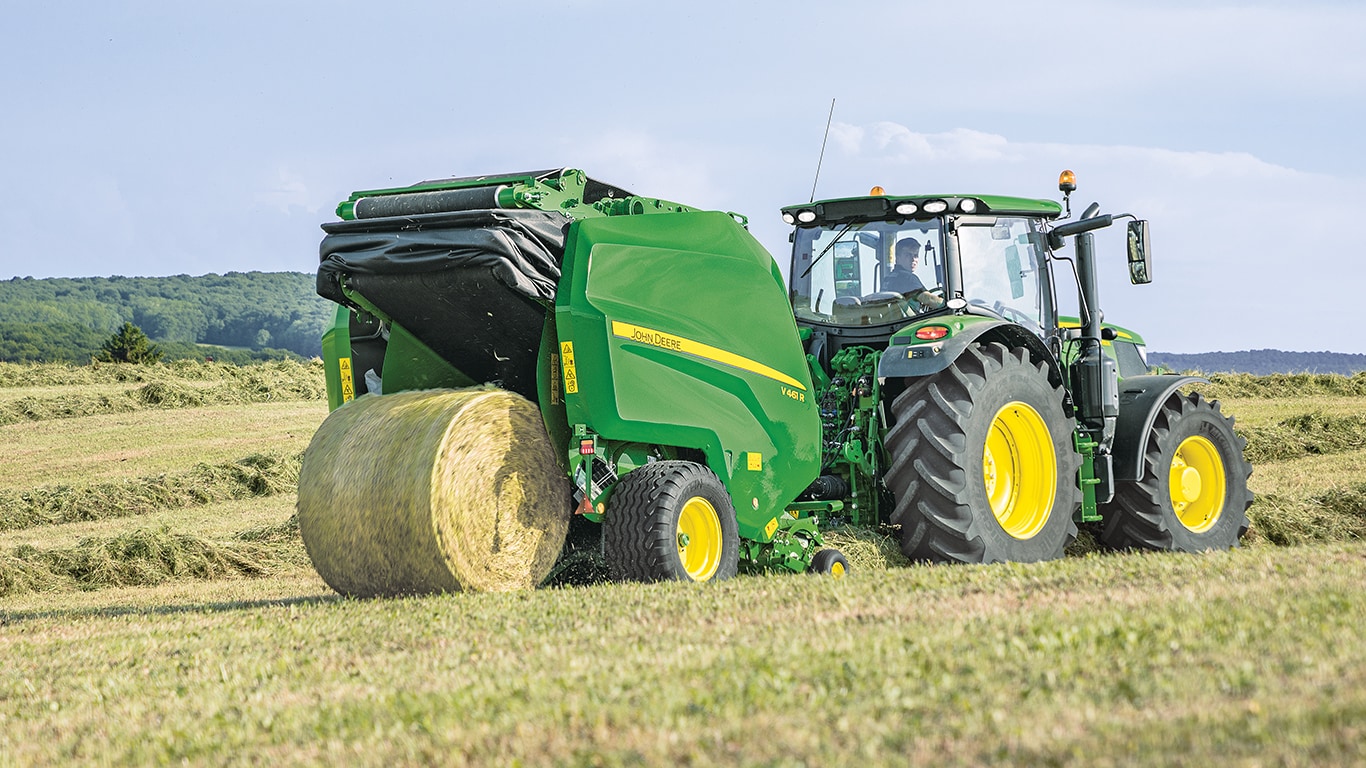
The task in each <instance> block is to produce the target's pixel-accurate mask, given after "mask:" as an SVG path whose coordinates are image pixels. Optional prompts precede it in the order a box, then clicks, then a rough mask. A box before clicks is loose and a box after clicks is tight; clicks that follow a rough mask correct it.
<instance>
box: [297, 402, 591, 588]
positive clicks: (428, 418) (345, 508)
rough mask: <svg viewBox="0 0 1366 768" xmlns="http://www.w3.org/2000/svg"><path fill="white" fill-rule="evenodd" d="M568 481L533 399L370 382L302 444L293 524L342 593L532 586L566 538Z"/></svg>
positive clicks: (569, 503) (322, 572) (319, 567)
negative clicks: (383, 387)
mask: <svg viewBox="0 0 1366 768" xmlns="http://www.w3.org/2000/svg"><path fill="white" fill-rule="evenodd" d="M569 493H570V487H569V482H568V480H567V479H566V478H565V476H564V473H563V471H562V470H561V469H560V466H559V464H558V463H557V461H556V457H555V452H554V450H553V449H552V448H551V445H550V440H549V438H548V437H547V436H546V432H545V426H544V424H543V423H542V422H541V417H540V412H539V411H538V410H537V408H536V407H535V406H534V405H532V404H531V403H530V402H528V401H527V400H525V399H524V398H522V397H520V396H518V395H515V394H513V393H511V392H507V391H504V390H498V389H486V388H485V389H460V390H431V391H425V392H401V393H397V394H392V395H367V396H364V397H361V398H359V399H357V400H355V401H354V402H352V403H349V404H348V405H346V406H344V407H342V408H339V409H337V410H336V411H334V412H333V413H332V414H331V415H330V416H328V417H327V419H326V421H324V422H323V424H322V426H321V427H319V428H318V432H317V433H316V434H315V435H314V436H313V441H312V442H311V443H310V444H309V446H308V450H307V451H306V452H305V453H304V460H303V467H302V469H301V470H300V472H299V530H300V533H301V534H302V536H303V540H304V547H305V548H306V549H307V550H308V556H309V558H311V559H312V560H313V567H314V568H316V569H317V571H318V573H319V575H321V576H322V577H323V580H324V581H326V582H327V584H328V586H330V587H332V588H333V589H335V590H337V591H338V592H340V593H342V594H344V595H351V596H356V597H373V596H380V595H403V594H421V593H431V592H453V591H458V590H469V591H480V592H482V591H488V592H499V591H510V590H516V589H528V588H531V587H535V586H536V585H537V584H539V583H540V582H541V581H542V580H543V579H544V578H545V577H546V575H547V574H548V573H549V572H550V569H551V567H552V566H553V565H554V563H555V559H556V557H558V556H559V554H560V550H561V548H563V546H564V540H565V533H566V531H567V529H568V526H569V517H570V514H571V512H572V509H573V507H572V501H571V499H570V495H569Z"/></svg>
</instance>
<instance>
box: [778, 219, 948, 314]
mask: <svg viewBox="0 0 1366 768" xmlns="http://www.w3.org/2000/svg"><path fill="white" fill-rule="evenodd" d="M939 225H940V222H939V221H938V220H933V221H919V222H917V221H909V222H906V223H904V224H897V223H895V222H885V221H874V222H854V223H851V224H842V225H838V226H829V227H802V228H799V229H798V230H797V231H796V236H795V250H794V252H793V253H794V258H793V263H792V274H791V275H790V277H789V279H790V280H791V285H792V292H793V300H792V309H793V312H794V313H795V314H796V316H797V317H798V318H799V319H804V320H814V321H816V322H822V323H831V324H835V325H877V324H882V323H893V322H896V321H898V320H904V319H905V318H907V317H913V316H914V315H916V314H918V313H922V312H928V311H930V310H932V309H937V308H939V307H941V306H943V303H944V300H943V295H944V290H943V285H944V266H943V260H942V257H941V254H942V253H943V242H942V239H941V236H940V226H939Z"/></svg>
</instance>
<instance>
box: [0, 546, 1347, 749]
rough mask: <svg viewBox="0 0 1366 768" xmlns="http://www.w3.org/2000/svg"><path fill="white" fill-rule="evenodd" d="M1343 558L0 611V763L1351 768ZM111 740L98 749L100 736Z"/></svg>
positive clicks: (1283, 556) (1294, 556) (1178, 560)
mask: <svg viewBox="0 0 1366 768" xmlns="http://www.w3.org/2000/svg"><path fill="white" fill-rule="evenodd" d="M1363 578H1366V556H1363V552H1362V551H1361V550H1360V549H1359V548H1353V547H1344V546H1341V545H1338V546H1335V547H1317V548H1293V549H1287V548H1262V549H1257V550H1242V551H1235V552H1231V553H1220V554H1212V555H1206V556H1177V555H1123V556H1119V555H1111V556H1104V557H1094V556H1093V557H1087V558H1072V559H1068V560H1064V561H1058V562H1053V563H1044V564H1038V565H1029V566H990V567H974V568H944V567H937V568H934V567H921V568H901V569H893V570H889V571H871V572H864V573H861V574H858V575H856V576H853V577H850V578H848V579H845V580H843V581H831V580H828V579H819V578H807V577H793V576H786V577H783V576H775V577H759V578H748V579H738V580H735V581H732V582H728V583H724V584H716V585H711V586H709V587H702V588H696V587H690V586H686V585H676V584H674V585H653V586H640V585H610V584H609V585H599V586H594V587H587V588H567V589H559V590H541V591H538V592H534V593H521V594H512V595H450V596H441V597H429V598H421V599H405V600H380V601H349V600H341V599H337V598H334V597H330V596H327V595H325V594H318V593H316V592H312V591H310V589H309V587H316V585H308V584H306V583H305V582H300V583H299V586H300V587H303V589H301V591H300V593H299V594H297V595H293V596H289V597H286V598H285V599H282V600H279V601H275V602H268V603H265V604H261V603H252V602H247V603H244V604H241V605H236V604H231V603H229V604H223V603H205V602H196V601H195V600H194V594H193V593H187V594H186V595H185V597H183V598H182V599H181V600H179V601H176V602H172V603H171V604H169V605H165V606H160V607H153V608H139V609H118V608H113V609H108V608H95V609H75V610H41V609H39V610H33V609H26V610H17V611H14V610H11V611H5V612H3V613H0V621H3V622H4V623H5V632H4V633H3V635H2V636H0V652H2V653H4V655H5V657H6V658H9V659H24V660H25V663H24V664H22V665H14V664H11V665H7V666H6V668H5V669H4V670H3V671H0V719H2V720H0V733H3V736H0V739H3V741H0V747H2V748H3V750H2V751H3V754H5V755H7V756H9V759H10V760H12V761H14V762H15V763H16V764H19V763H32V762H48V763H55V762H64V761H88V760H92V759H103V760H111V761H113V762H119V763H159V764H161V763H172V762H181V761H189V762H191V763H226V764H245V763H257V762H284V763H291V764H293V763H305V764H323V763H327V764H336V763H346V764H367V765H390V764H415V763H427V764H430V763H438V764H443V765H512V764H517V763H518V762H519V761H520V763H521V764H525V765H546V764H549V765H557V764H558V765H609V766H612V765H640V764H648V765H682V764H691V765H798V764H805V765H811V764H828V765H850V764H859V765H909V764H928V763H935V764H957V765H977V764H983V763H988V762H1008V763H1015V764H1052V765H1133V764H1142V765H1169V764H1187V765H1204V764H1280V765H1318V764H1324V763H1353V762H1357V761H1360V760H1362V759H1366V753H1364V752H1363V743H1366V742H1363V736H1366V730H1364V729H1366V720H1364V719H1363V716H1366V685H1364V684H1366V643H1363V641H1362V638H1361V635H1360V632H1359V630H1358V627H1359V626H1361V625H1362V622H1363V621H1366V598H1363V594H1362V591H1361V589H1360V584H1361V583H1362V579H1363ZM124 723H127V724H134V723H136V724H137V725H136V727H123V726H121V725H111V724H124Z"/></svg>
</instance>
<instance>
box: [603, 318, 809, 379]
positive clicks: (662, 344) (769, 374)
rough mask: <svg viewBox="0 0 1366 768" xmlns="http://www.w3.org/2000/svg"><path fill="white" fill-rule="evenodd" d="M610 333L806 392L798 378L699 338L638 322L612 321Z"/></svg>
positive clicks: (620, 337)
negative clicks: (691, 337)
mask: <svg viewBox="0 0 1366 768" xmlns="http://www.w3.org/2000/svg"><path fill="white" fill-rule="evenodd" d="M612 335H613V336H616V337H617V338H619V339H628V340H630V341H636V342H640V343H641V344H649V345H650V346H652V347H659V348H660V349H667V350H670V351H672V352H682V353H683V354H685V355H692V356H693V357H700V358H702V359H703V360H711V361H712V362H716V363H721V364H722V365H728V366H730V367H732V368H739V369H740V370H742V371H749V372H750V373H757V374H759V375H760V376H763V377H764V378H768V379H773V380H774V381H777V382H781V383H783V384H786V385H788V386H790V387H794V388H796V389H799V390H802V391H803V392H805V391H806V386H805V385H804V384H802V383H801V382H800V381H797V380H796V379H794V378H792V377H791V376H788V375H787V374H785V373H783V372H782V371H779V370H775V369H773V368H770V367H768V366H767V365H764V364H763V363H760V362H757V361H754V360H750V359H749V358H748V357H743V356H741V355H737V354H735V353H734V352H727V351H726V350H724V349H719V348H717V347H713V346H711V345H710V344H703V343H702V342H700V341H693V340H692V339H685V338H683V337H682V336H675V335H673V334H670V333H664V332H663V331H656V330H654V329H653V328H646V327H644V326H640V325H632V324H630V323H623V322H620V321H617V320H613V321H612Z"/></svg>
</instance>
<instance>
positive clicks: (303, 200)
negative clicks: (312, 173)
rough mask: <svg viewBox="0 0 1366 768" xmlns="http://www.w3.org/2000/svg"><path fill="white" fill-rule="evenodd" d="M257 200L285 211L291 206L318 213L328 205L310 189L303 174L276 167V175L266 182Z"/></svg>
mask: <svg viewBox="0 0 1366 768" xmlns="http://www.w3.org/2000/svg"><path fill="white" fill-rule="evenodd" d="M256 201H257V202H258V203H260V204H262V205H265V206H268V207H271V208H275V209H277V210H280V211H283V212H285V213H288V212H289V210H290V209H291V208H301V209H303V210H305V211H308V212H309V213H317V212H318V211H319V210H321V209H322V208H323V207H324V206H325V205H327V203H325V202H322V201H320V200H319V198H318V195H317V194H315V193H313V192H312V191H310V189H309V187H308V184H307V183H305V182H304V179H303V177H302V176H300V175H299V174H297V173H295V172H294V171H292V170H290V169H288V168H278V169H276V171H275V177H274V178H273V179H271V180H270V181H267V182H266V183H265V185H264V188H263V189H262V190H261V191H260V192H259V193H258V194H257V196H256Z"/></svg>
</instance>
